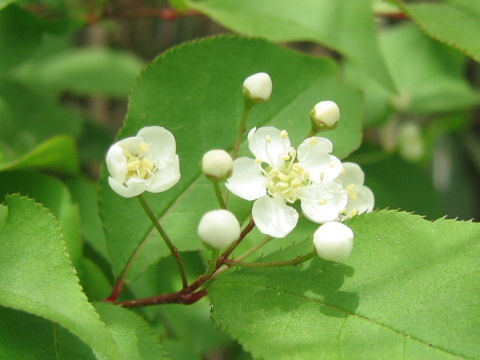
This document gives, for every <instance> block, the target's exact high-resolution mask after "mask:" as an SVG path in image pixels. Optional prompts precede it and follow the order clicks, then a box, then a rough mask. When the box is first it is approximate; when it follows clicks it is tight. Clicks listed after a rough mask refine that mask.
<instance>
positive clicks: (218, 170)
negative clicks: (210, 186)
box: [202, 149, 233, 180]
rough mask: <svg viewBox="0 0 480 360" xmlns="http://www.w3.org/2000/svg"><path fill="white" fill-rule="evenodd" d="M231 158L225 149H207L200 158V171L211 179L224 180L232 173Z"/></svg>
mask: <svg viewBox="0 0 480 360" xmlns="http://www.w3.org/2000/svg"><path fill="white" fill-rule="evenodd" d="M232 169H233V159H232V157H231V156H230V154H229V153H227V152H226V151H225V150H220V149H215V150H210V151H207V152H206V153H205V154H204V155H203V158H202V172H203V173H204V174H205V175H206V176H207V177H209V178H210V179H212V180H224V179H226V178H228V177H230V175H232Z"/></svg>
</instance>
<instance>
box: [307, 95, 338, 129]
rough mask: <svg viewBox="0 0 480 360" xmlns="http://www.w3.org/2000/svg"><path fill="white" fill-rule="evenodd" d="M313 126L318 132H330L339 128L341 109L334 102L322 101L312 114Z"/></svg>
mask: <svg viewBox="0 0 480 360" xmlns="http://www.w3.org/2000/svg"><path fill="white" fill-rule="evenodd" d="M310 119H311V120H312V126H313V127H314V128H315V129H316V130H317V131H321V130H330V129H333V128H335V126H337V123H338V120H339V119H340V109H339V108H338V105H337V104H336V103H334V102H333V101H328V100H327V101H320V102H319V103H317V104H316V105H315V106H314V107H313V109H312V111H311V112H310Z"/></svg>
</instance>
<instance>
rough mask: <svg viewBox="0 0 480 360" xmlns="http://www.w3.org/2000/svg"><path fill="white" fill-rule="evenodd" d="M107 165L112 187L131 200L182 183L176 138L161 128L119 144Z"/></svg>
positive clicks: (151, 128)
mask: <svg viewBox="0 0 480 360" xmlns="http://www.w3.org/2000/svg"><path fill="white" fill-rule="evenodd" d="M106 162H107V168H108V172H109V174H110V176H109V177H108V183H109V184H110V187H111V188H112V189H113V190H114V191H115V192H116V193H117V194H119V195H121V196H123V197H127V198H129V197H133V196H137V195H140V194H141V193H143V192H144V191H149V192H152V193H158V192H162V191H165V190H167V189H169V188H171V187H172V186H173V185H175V184H176V183H177V182H178V180H180V165H179V159H178V155H177V154H176V144H175V138H174V137H173V135H172V133H170V131H168V130H166V129H165V128H163V127H160V126H148V127H144V128H142V129H140V131H139V132H138V133H137V135H136V136H132V137H129V138H126V139H123V140H120V141H118V142H116V143H115V144H113V145H112V146H111V147H110V149H108V152H107V157H106Z"/></svg>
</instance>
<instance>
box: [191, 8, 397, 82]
mask: <svg viewBox="0 0 480 360" xmlns="http://www.w3.org/2000/svg"><path fill="white" fill-rule="evenodd" d="M189 4H190V7H191V8H193V9H195V10H198V11H201V12H203V13H205V14H206V15H208V16H210V17H211V18H213V19H214V20H215V21H217V22H219V23H220V24H222V25H223V26H225V27H227V28H229V29H232V30H234V31H236V32H239V33H242V34H246V35H249V36H260V37H264V38H266V39H268V40H271V41H279V42H285V41H298V40H308V41H314V42H318V43H320V44H323V45H326V46H328V47H330V48H332V49H334V50H336V51H339V52H340V53H342V54H343V55H345V56H347V57H348V58H350V59H351V60H353V61H354V62H356V63H358V64H359V65H360V66H361V67H362V68H364V69H366V70H367V71H368V73H369V74H370V75H371V76H372V77H374V78H375V79H376V80H377V81H378V82H379V83H381V84H382V85H383V86H384V87H385V88H386V89H388V90H390V91H394V90H395V85H394V84H393V81H392V79H391V77H390V75H389V73H388V70H387V68H386V66H385V63H384V62H383V60H382V56H381V54H380V51H379V49H378V44H377V39H376V31H375V26H374V22H373V14H372V8H371V7H372V6H371V0H344V1H341V2H340V1H336V0H300V1H290V0H281V1H280V0H264V1H261V2H259V1H255V0H243V1H236V0H206V1H189Z"/></svg>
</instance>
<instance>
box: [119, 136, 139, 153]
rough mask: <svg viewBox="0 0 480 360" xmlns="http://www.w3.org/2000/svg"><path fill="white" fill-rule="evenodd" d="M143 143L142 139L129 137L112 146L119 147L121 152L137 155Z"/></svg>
mask: <svg viewBox="0 0 480 360" xmlns="http://www.w3.org/2000/svg"><path fill="white" fill-rule="evenodd" d="M142 142H143V139H142V138H141V137H138V136H131V137H128V138H125V139H122V140H120V141H117V142H116V143H115V144H114V145H118V146H120V148H122V149H123V150H127V151H128V152H130V153H131V154H138V150H139V145H140V144H141V143H142Z"/></svg>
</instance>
